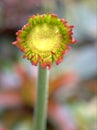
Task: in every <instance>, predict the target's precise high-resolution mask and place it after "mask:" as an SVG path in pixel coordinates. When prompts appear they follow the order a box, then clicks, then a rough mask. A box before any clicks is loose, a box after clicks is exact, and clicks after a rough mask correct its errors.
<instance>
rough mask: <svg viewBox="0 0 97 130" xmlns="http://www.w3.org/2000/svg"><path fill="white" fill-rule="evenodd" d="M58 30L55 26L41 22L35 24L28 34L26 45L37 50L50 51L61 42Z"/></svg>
mask: <svg viewBox="0 0 97 130" xmlns="http://www.w3.org/2000/svg"><path fill="white" fill-rule="evenodd" d="M60 38H61V37H60V32H59V30H58V27H57V26H54V27H53V26H51V27H49V25H46V24H43V25H41V26H36V27H35V28H34V29H33V31H31V32H30V34H29V36H28V42H29V43H28V45H29V47H30V48H32V49H33V48H35V49H37V50H39V51H52V50H53V49H54V48H58V47H59V45H60V42H61V39H60Z"/></svg>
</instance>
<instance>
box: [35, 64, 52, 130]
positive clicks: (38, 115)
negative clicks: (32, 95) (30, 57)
mask: <svg viewBox="0 0 97 130" xmlns="http://www.w3.org/2000/svg"><path fill="white" fill-rule="evenodd" d="M48 77H49V76H48V68H46V69H43V68H42V67H41V66H40V65H39V68H38V82H37V99H36V107H35V122H34V123H35V124H34V125H35V126H34V130H46V118H47V101H48Z"/></svg>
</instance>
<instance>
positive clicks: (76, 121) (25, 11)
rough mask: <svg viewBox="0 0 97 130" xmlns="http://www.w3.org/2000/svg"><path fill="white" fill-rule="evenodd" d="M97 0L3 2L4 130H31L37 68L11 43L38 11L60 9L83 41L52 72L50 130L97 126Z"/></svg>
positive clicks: (0, 72)
mask: <svg viewBox="0 0 97 130" xmlns="http://www.w3.org/2000/svg"><path fill="white" fill-rule="evenodd" d="M95 5H96V2H95V1H94V2H93V1H92V0H89V1H88V0H49V1H47V0H0V130H24V128H25V129H26V130H30V129H31V125H32V124H33V120H32V119H34V104H35V100H36V80H37V67H34V66H32V65H31V64H30V62H29V61H27V60H26V59H22V55H23V54H22V53H21V52H20V51H19V50H18V49H17V48H16V47H14V46H12V44H11V42H13V41H14V40H15V37H16V36H15V32H16V31H17V30H18V29H20V28H21V27H22V26H23V25H24V24H25V23H26V22H27V20H28V17H29V16H31V15H33V14H37V13H38V14H43V13H48V12H50V13H56V14H57V15H58V17H60V18H65V19H66V20H68V21H69V23H70V24H71V23H72V24H73V25H75V30H74V35H75V37H76V39H77V40H78V43H77V44H76V45H75V46H73V47H71V49H70V52H69V53H68V55H66V56H65V57H64V62H63V63H62V64H60V65H58V66H56V65H55V64H54V65H53V67H52V69H51V70H50V81H49V102H48V117H47V130H57V129H58V130H95V129H96V128H97V125H96V119H97V118H96V116H95V115H96V112H95V109H96V108H97V107H96V105H97V104H96V100H97V80H96V78H97V66H96V64H97V62H96V61H97V59H96V54H97V38H96V34H97V32H96V28H97V25H96V18H97V16H96V6H95Z"/></svg>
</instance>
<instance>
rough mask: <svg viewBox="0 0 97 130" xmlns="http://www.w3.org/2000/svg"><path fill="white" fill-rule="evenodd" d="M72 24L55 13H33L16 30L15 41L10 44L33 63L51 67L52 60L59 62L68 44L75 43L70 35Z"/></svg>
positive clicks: (71, 33)
mask: <svg viewBox="0 0 97 130" xmlns="http://www.w3.org/2000/svg"><path fill="white" fill-rule="evenodd" d="M73 27H74V26H73V25H71V26H69V25H68V24H67V21H65V20H64V19H63V18H62V19H59V18H58V17H57V15H56V14H43V15H38V14H37V15H33V16H31V17H30V18H29V20H28V23H27V24H26V25H24V26H23V28H22V29H21V30H19V31H18V32H16V35H17V37H16V41H15V42H13V43H12V44H14V45H16V46H17V47H19V48H20V50H21V51H23V52H24V56H23V58H26V57H27V58H28V60H30V61H31V63H32V64H33V65H37V64H38V63H40V65H41V66H42V67H43V68H44V69H45V68H46V67H47V66H48V67H49V68H51V65H52V63H53V62H56V64H59V63H60V62H62V61H63V58H64V55H65V54H66V53H67V52H68V50H69V44H74V43H76V40H75V39H74V38H73V37H72V35H73V32H72V29H73Z"/></svg>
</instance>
